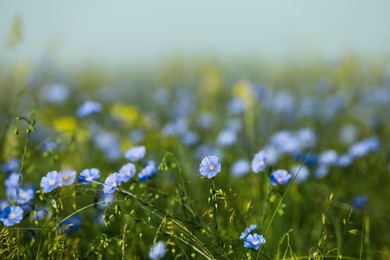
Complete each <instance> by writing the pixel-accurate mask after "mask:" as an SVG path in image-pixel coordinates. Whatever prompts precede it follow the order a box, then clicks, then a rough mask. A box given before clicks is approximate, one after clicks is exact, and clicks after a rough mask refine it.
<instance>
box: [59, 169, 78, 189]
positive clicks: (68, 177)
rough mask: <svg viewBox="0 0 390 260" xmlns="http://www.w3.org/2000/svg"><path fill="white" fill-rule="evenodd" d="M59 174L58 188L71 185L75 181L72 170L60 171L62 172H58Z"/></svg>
mask: <svg viewBox="0 0 390 260" xmlns="http://www.w3.org/2000/svg"><path fill="white" fill-rule="evenodd" d="M59 174H60V175H61V177H62V180H61V183H60V186H64V185H65V186H69V185H72V184H73V183H74V180H75V179H76V171H73V170H69V169H66V170H62V171H60V173H59Z"/></svg>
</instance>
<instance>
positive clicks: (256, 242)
mask: <svg viewBox="0 0 390 260" xmlns="http://www.w3.org/2000/svg"><path fill="white" fill-rule="evenodd" d="M265 242H266V241H265V238H264V236H263V235H259V234H257V233H255V234H253V235H252V234H249V235H248V236H247V237H246V238H245V240H244V246H245V247H246V248H252V249H254V250H258V249H259V248H260V247H261V246H262V245H264V244H265Z"/></svg>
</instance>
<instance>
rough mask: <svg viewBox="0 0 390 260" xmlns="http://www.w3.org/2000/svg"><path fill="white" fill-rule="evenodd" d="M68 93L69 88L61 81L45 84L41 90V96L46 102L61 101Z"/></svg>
mask: <svg viewBox="0 0 390 260" xmlns="http://www.w3.org/2000/svg"><path fill="white" fill-rule="evenodd" d="M69 95H70V89H69V87H68V86H67V85H64V84H62V83H55V84H52V85H48V86H45V87H44V88H43V91H42V98H43V99H44V100H45V101H47V102H48V103H53V104H55V103H62V102H64V101H65V100H66V99H67V98H68V97H69Z"/></svg>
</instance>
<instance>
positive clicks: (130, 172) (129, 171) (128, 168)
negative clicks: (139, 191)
mask: <svg viewBox="0 0 390 260" xmlns="http://www.w3.org/2000/svg"><path fill="white" fill-rule="evenodd" d="M135 172H136V170H135V166H134V164H132V163H127V164H125V165H123V166H122V168H121V169H120V170H119V175H120V177H121V181H123V182H128V181H129V180H130V179H131V178H133V176H134V175H135Z"/></svg>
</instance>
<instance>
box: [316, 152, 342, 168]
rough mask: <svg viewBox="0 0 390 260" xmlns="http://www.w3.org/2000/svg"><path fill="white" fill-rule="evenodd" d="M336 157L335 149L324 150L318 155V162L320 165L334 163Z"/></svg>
mask: <svg viewBox="0 0 390 260" xmlns="http://www.w3.org/2000/svg"><path fill="white" fill-rule="evenodd" d="M337 159H338V157H337V152H336V151H335V150H326V151H324V152H322V153H320V154H319V155H318V163H319V164H321V165H326V166H331V165H336V163H337Z"/></svg>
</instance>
